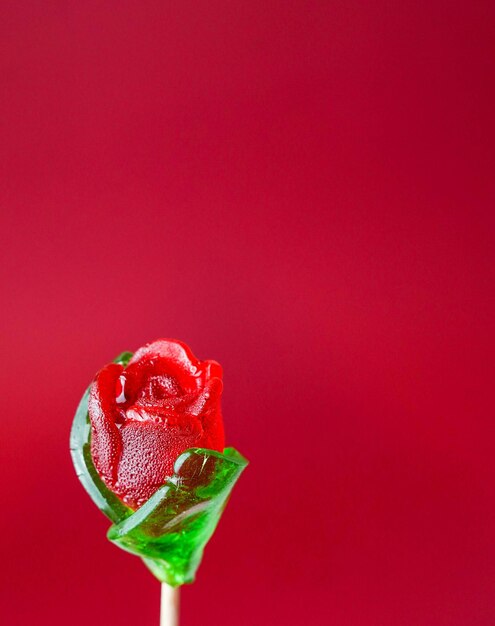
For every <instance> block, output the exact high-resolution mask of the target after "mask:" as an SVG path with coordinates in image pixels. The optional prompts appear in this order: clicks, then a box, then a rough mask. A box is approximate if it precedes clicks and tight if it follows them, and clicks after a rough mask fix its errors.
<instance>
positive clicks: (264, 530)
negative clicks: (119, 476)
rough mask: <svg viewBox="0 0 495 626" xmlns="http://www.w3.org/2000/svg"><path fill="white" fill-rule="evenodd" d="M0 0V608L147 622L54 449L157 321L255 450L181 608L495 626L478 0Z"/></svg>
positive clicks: (15, 616)
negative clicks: (212, 367) (215, 381)
mask: <svg viewBox="0 0 495 626" xmlns="http://www.w3.org/2000/svg"><path fill="white" fill-rule="evenodd" d="M0 12H1V19H0V29H1V38H0V50H1V53H0V128H1V142H0V165H1V179H0V180H1V183H0V205H1V211H2V218H1V219H2V225H1V234H2V245H1V248H0V254H1V255H2V263H1V267H0V272H1V276H2V286H3V289H2V291H3V302H2V310H1V316H2V331H1V342H2V356H3V365H4V367H3V368H2V382H3V391H2V417H1V423H2V431H1V432H2V440H1V441H2V442H1V455H2V457H3V461H2V479H1V480H2V516H1V518H2V521H1V527H2V548H1V550H2V561H1V579H2V580H1V586H0V593H1V596H2V597H1V617H0V621H1V623H2V624H5V625H6V626H7V625H8V626H12V625H16V626H17V625H22V626H24V624H37V625H38V626H41V625H43V626H45V625H46V626H48V625H49V626H58V625H60V626H62V625H64V626H65V625H67V624H71V626H78V625H81V626H82V625H83V624H89V623H92V624H95V625H97V626H104V625H107V624H149V625H152V624H157V619H158V617H157V616H158V584H157V583H156V582H155V581H154V579H153V578H152V576H151V575H149V574H148V573H147V571H146V570H145V568H144V566H142V565H141V564H140V562H139V560H138V559H136V558H133V557H132V556H130V555H127V554H125V553H124V552H121V551H120V550H118V549H117V548H115V547H113V546H112V545H111V544H110V543H108V542H107V540H106V538H105V532H106V529H107V527H108V522H107V521H106V520H105V518H104V517H103V516H102V515H101V514H100V513H99V512H98V511H97V510H96V508H95V507H94V505H93V504H92V503H91V502H90V500H89V498H88V497H87V495H86V494H85V492H84V491H83V489H82V488H81V486H80V485H79V483H78V481H77V479H76V477H75V474H74V472H73V469H72V465H71V461H70V458H69V448H68V436H69V429H70V424H71V420H72V416H73V413H74V410H75V407H76V405H77V403H78V400H79V397H80V395H81V394H82V392H83V390H84V388H85V387H86V385H87V384H88V382H89V381H90V380H91V378H92V376H93V374H94V373H95V371H96V370H97V369H98V368H99V367H100V366H101V365H103V364H104V363H106V362H108V361H109V360H110V359H112V358H113V357H114V356H115V355H116V354H117V353H119V352H120V351H122V350H124V349H135V348H137V347H138V346H140V345H141V344H143V343H145V342H146V341H149V340H152V339H155V338H157V337H160V336H171V337H178V338H180V339H183V340H184V341H186V342H188V343H189V344H190V345H191V346H192V348H193V350H194V351H195V353H196V354H197V355H198V357H200V358H215V359H217V360H218V361H220V362H221V363H222V364H223V366H224V369H225V392H224V415H225V422H226V431H227V440H228V443H229V444H231V445H235V446H236V447H238V448H239V449H240V450H241V451H242V452H243V453H244V454H245V455H246V456H248V457H249V459H250V460H251V465H250V467H249V469H248V470H247V471H246V473H245V475H244V476H243V477H242V479H241V481H240V483H239V484H238V486H237V488H236V490H235V493H234V495H233V498H232V500H231V502H230V504H229V507H228V509H227V511H226V514H225V516H224V518H223V519H222V521H221V523H220V526H219V528H218V530H217V533H216V535H215V536H214V538H213V539H212V541H211V543H210V544H209V546H208V547H207V550H206V553H205V558H204V562H203V565H202V567H201V569H200V571H199V576H198V579H197V582H196V583H195V584H194V585H193V586H191V587H187V588H185V589H184V592H183V624H184V626H193V625H194V624H203V625H204V624H206V625H210V624H211V625H213V624H215V625H217V626H221V625H231V624H236V625H237V626H258V625H270V626H271V625H274V624H283V625H286V626H291V625H296V624H297V625H299V624H302V623H307V624H312V625H313V626H323V625H327V624H332V625H335V626H398V625H400V626H418V625H421V626H430V625H431V626H433V625H434V626H443V625H445V626H447V625H448V626H467V625H474V624H476V625H477V626H482V625H483V626H485V625H486V626H491V625H493V624H494V623H495V595H494V587H495V548H494V531H495V500H494V496H495V488H494V485H495V454H494V443H495V442H494V430H495V429H494V414H493V376H492V374H493V368H492V362H493V349H494V341H493V339H494V334H493V313H494V290H493V279H494V275H493V274H494V272H493V262H494V252H493V243H494V241H493V239H494V237H493V235H494V226H495V223H494V222H495V219H494V200H495V193H494V191H495V188H494V184H493V173H494V165H495V163H494V161H495V158H494V140H495V132H494V130H495V124H494V115H493V111H494V109H495V107H494V97H493V77H494V70H495V53H494V52H495V50H494V44H493V42H494V40H495V26H494V25H495V5H494V3H493V2H488V1H486V2H483V1H471V2H467V1H466V2H440V1H435V0H434V1H433V2H432V1H429V2H426V1H423V0H419V1H418V0H404V1H402V2H393V1H389V2H386V1H384V0H379V1H377V2H364V1H349V2H336V1H333V0H331V1H329V2H288V1H287V0H285V1H283V2H278V1H276V2H258V1H254V0H250V1H249V2H226V1H215V0H208V1H207V2H203V1H202V0H194V1H189V0H181V1H180V2H165V1H160V2H158V1H150V0H144V1H139V2H138V1H136V2H130V1H120V2H113V1H110V2H95V1H92V0H85V1H84V2H82V1H81V2H75V1H62V0H58V1H57V0H52V1H50V2H46V1H41V0H40V1H38V2H35V1H33V0H31V1H26V2H13V1H10V0H7V1H3V2H2V3H1V8H0Z"/></svg>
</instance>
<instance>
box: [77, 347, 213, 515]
mask: <svg viewBox="0 0 495 626" xmlns="http://www.w3.org/2000/svg"><path fill="white" fill-rule="evenodd" d="M221 377H222V368H221V367H220V365H219V364H218V363H216V362H215V361H203V362H201V361H198V359H196V358H195V357H194V355H193V354H192V352H191V350H190V349H189V348H188V347H187V346H186V345H185V344H183V343H181V342H179V341H175V340H171V339H160V340H158V341H154V342H153V343H150V344H148V345H146V346H144V348H141V349H140V350H138V351H137V352H136V353H135V354H134V356H133V357H132V358H131V360H130V361H129V363H128V365H127V367H126V368H125V369H124V367H123V365H121V364H117V363H112V364H110V365H107V366H106V367H104V368H103V369H102V370H100V372H98V374H97V375H96V378H95V381H94V382H93V384H92V386H91V391H90V397H89V417H90V420H91V453H92V456H93V461H94V464H95V467H96V469H97V470H98V473H99V474H100V476H101V478H102V480H103V482H104V483H105V485H106V486H107V487H108V488H109V489H110V490H111V491H112V492H113V493H114V494H115V495H117V496H118V497H119V498H120V499H121V500H122V502H124V503H125V504H127V505H128V506H129V507H131V508H132V509H134V510H136V509H138V508H139V507H140V506H141V505H142V504H144V503H145V502H146V501H147V500H148V499H149V498H150V497H151V496H152V495H153V494H154V493H155V491H156V490H157V489H158V488H159V487H161V486H162V485H163V483H164V481H165V478H166V477H170V476H172V474H173V470H174V463H175V461H176V460H177V458H178V456H179V455H180V454H181V452H184V450H187V449H188V448H192V447H198V448H209V449H211V450H218V451H220V452H221V451H222V450H223V447H224V434H223V423H222V415H221V411H220V394H221V392H222V380H221Z"/></svg>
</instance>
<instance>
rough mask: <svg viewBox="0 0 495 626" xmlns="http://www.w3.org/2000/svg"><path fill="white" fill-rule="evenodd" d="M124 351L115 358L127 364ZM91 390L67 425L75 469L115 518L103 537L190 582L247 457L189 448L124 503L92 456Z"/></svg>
mask: <svg viewBox="0 0 495 626" xmlns="http://www.w3.org/2000/svg"><path fill="white" fill-rule="evenodd" d="M130 356H131V355H130V354H129V353H124V354H123V355H121V356H120V357H118V358H117V359H116V362H119V363H122V364H124V365H125V364H126V363H127V361H128V360H129V358H130ZM88 395H89V390H88V391H86V393H85V394H84V396H83V398H82V400H81V402H80V404H79V407H78V409H77V412H76V415H75V417H74V423H73V426H72V431H71V439H70V447H71V454H72V460H73V462H74V467H75V469H76V472H77V475H78V476H79V479H80V480H81V482H82V484H83V485H84V487H85V489H86V491H87V492H88V494H89V495H90V496H91V498H92V500H93V502H94V503H95V504H96V506H97V507H98V508H99V509H100V510H101V511H102V512H103V513H104V514H105V515H106V516H107V517H108V518H109V519H110V520H111V521H112V522H113V525H112V526H111V527H110V529H109V531H108V534H107V537H108V538H109V539H110V541H112V542H113V543H115V544H117V545H118V546H119V547H121V548H122V549H124V550H127V551H128V552H131V553H132V554H136V555H138V556H140V557H142V559H143V561H144V562H145V564H146V565H147V566H148V568H149V569H150V570H151V571H152V572H153V574H154V575H155V576H156V577H157V578H158V580H160V581H161V582H165V583H168V584H169V585H171V586H173V587H177V586H179V585H183V584H184V583H190V582H193V580H194V577H195V574H196V570H197V569H198V567H199V564H200V562H201V558H202V556H203V550H204V548H205V545H206V543H207V542H208V539H209V538H210V537H211V536H212V534H213V532H214V530H215V528H216V526H217V524H218V521H219V520H220V517H221V515H222V511H223V509H224V507H225V505H226V503H227V500H228V498H229V496H230V493H231V491H232V488H233V487H234V485H235V483H236V481H237V479H238V478H239V476H240V474H241V472H242V471H243V470H244V468H245V467H246V465H247V463H248V462H247V460H246V459H245V458H244V457H243V456H242V455H241V454H239V452H237V451H236V450H234V449H233V448H226V449H225V450H224V452H223V454H222V453H221V452H216V451H214V450H206V449H202V448H191V449H190V450H186V451H185V452H184V453H183V454H181V455H180V456H179V458H178V459H177V461H176V462H175V466H174V475H173V476H172V477H170V478H169V479H168V480H167V481H166V482H165V484H164V485H163V486H162V487H160V489H158V491H157V492H156V493H155V494H154V495H153V496H152V497H151V498H150V499H149V500H148V501H147V502H146V503H145V504H143V506H141V507H140V508H139V509H138V510H137V511H133V510H132V509H130V508H128V507H127V506H125V505H124V504H123V503H122V502H121V501H120V500H119V499H118V498H117V497H116V496H115V495H114V494H113V493H112V492H111V491H109V489H107V487H106V486H105V485H104V483H103V481H102V480H101V479H100V477H99V475H98V473H97V471H96V469H95V467H94V464H93V460H92V458H91V445H90V438H91V427H90V422H89V415H88Z"/></svg>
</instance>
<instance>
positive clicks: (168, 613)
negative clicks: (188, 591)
mask: <svg viewBox="0 0 495 626" xmlns="http://www.w3.org/2000/svg"><path fill="white" fill-rule="evenodd" d="M160 626H179V588H178V587H176V588H174V587H171V586H170V585H167V584H166V583H162V594H161V603H160Z"/></svg>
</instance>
